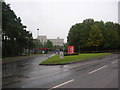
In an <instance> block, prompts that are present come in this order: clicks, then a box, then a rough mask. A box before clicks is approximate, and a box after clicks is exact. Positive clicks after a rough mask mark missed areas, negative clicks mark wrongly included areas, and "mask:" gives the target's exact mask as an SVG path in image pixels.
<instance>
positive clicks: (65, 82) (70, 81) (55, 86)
mask: <svg viewBox="0 0 120 90" xmlns="http://www.w3.org/2000/svg"><path fill="white" fill-rule="evenodd" d="M72 81H74V79H72V80H69V81H67V82H64V83H62V84H59V85H56V86H54V87H52V88H58V87H60V86H63V85H65V84H67V83H70V82H72Z"/></svg>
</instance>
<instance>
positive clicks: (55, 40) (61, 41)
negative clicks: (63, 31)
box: [48, 37, 64, 46]
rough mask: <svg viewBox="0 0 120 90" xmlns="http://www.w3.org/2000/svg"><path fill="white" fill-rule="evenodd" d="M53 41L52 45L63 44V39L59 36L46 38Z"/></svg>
mask: <svg viewBox="0 0 120 90" xmlns="http://www.w3.org/2000/svg"><path fill="white" fill-rule="evenodd" d="M48 40H50V41H51V42H52V43H53V46H55V45H59V46H63V44H64V39H60V38H59V37H57V39H48Z"/></svg>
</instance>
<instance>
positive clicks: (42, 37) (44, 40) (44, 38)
mask: <svg viewBox="0 0 120 90" xmlns="http://www.w3.org/2000/svg"><path fill="white" fill-rule="evenodd" d="M37 39H38V40H39V41H40V42H41V43H42V44H45V42H47V37H46V36H38V38H37Z"/></svg>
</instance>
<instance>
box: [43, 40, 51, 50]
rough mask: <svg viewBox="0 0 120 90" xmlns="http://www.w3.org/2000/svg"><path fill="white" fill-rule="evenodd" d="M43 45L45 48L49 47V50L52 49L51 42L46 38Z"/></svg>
mask: <svg viewBox="0 0 120 90" xmlns="http://www.w3.org/2000/svg"><path fill="white" fill-rule="evenodd" d="M44 46H45V48H50V49H51V50H52V49H53V44H52V42H51V41H50V40H47V42H46V43H45V45H44Z"/></svg>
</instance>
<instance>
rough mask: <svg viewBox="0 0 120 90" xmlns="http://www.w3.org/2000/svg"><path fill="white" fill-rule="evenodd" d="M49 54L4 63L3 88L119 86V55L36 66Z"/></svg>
mask: <svg viewBox="0 0 120 90" xmlns="http://www.w3.org/2000/svg"><path fill="white" fill-rule="evenodd" d="M51 55H52V54H49V55H39V56H34V57H30V58H22V60H16V61H9V62H5V63H4V64H3V66H2V67H3V68H2V69H3V85H2V86H3V88H49V89H53V88H118V54H113V55H110V56H106V57H104V58H101V59H99V60H92V61H85V62H79V63H74V64H68V65H56V66H43V65H39V63H40V62H42V61H44V60H45V59H47V58H49V57H50V56H51Z"/></svg>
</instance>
